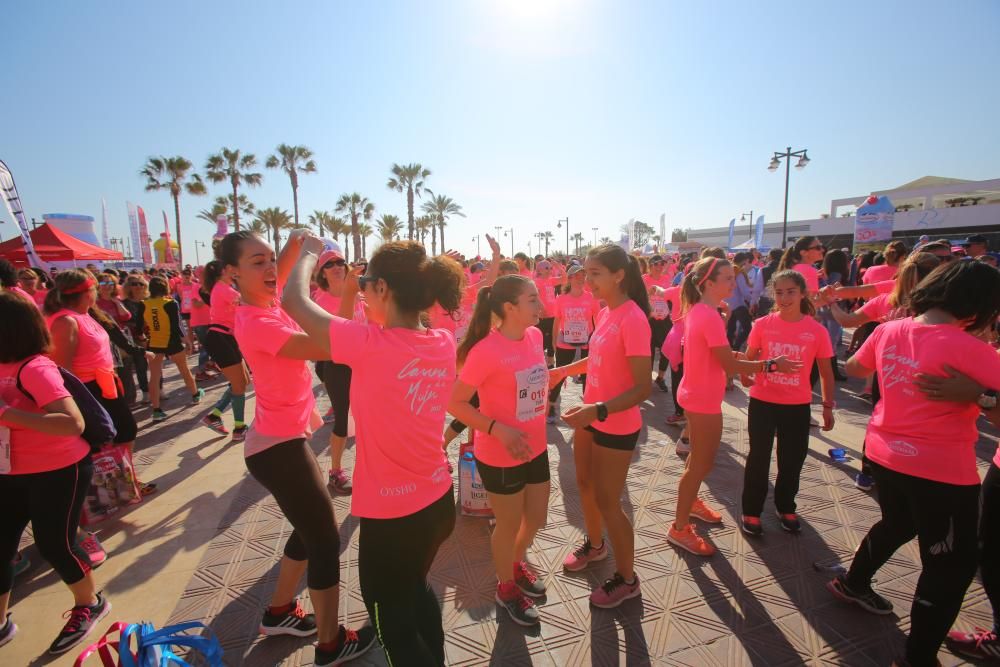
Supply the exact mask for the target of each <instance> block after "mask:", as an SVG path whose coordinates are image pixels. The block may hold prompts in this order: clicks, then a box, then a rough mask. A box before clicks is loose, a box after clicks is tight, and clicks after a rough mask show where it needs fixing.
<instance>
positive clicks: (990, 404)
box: [976, 394, 997, 410]
mask: <svg viewBox="0 0 1000 667" xmlns="http://www.w3.org/2000/svg"><path fill="white" fill-rule="evenodd" d="M976 403H978V404H979V407H981V408H982V409H983V410H992V409H993V408H995V407H996V406H997V397H996V396H990V395H988V394H983V395H982V396H980V397H979V400H977V401H976Z"/></svg>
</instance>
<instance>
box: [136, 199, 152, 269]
mask: <svg viewBox="0 0 1000 667" xmlns="http://www.w3.org/2000/svg"><path fill="white" fill-rule="evenodd" d="M136 210H137V211H138V213H139V250H140V257H141V258H142V263H143V264H145V265H146V266H149V265H151V264H152V263H153V253H152V251H151V250H150V249H149V228H148V227H147V226H146V212H145V211H143V210H142V207H141V206H137V207H136Z"/></svg>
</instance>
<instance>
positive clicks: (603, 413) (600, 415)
mask: <svg viewBox="0 0 1000 667" xmlns="http://www.w3.org/2000/svg"><path fill="white" fill-rule="evenodd" d="M594 407H596V408H597V421H599V422H602V421H604V420H605V419H607V418H608V406H606V405H604V403H594Z"/></svg>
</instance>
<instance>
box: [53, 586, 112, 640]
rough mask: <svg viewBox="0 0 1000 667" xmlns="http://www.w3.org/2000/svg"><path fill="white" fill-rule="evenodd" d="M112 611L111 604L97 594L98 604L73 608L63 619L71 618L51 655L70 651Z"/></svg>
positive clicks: (60, 634)
mask: <svg viewBox="0 0 1000 667" xmlns="http://www.w3.org/2000/svg"><path fill="white" fill-rule="evenodd" d="M110 611H111V603H110V602H108V601H107V599H106V598H105V597H104V596H103V595H102V594H100V593H98V594H97V604H94V605H91V606H87V605H80V606H79V607H73V608H72V609H70V610H69V611H68V612H66V613H65V614H64V615H63V617H64V618H65V617H66V616H69V620H68V621H66V625H65V626H63V629H62V632H60V633H59V635H58V636H57V637H56V638H55V641H53V642H52V645H51V646H49V653H52V654H55V655H58V654H60V653H65V652H66V651H68V650H70V649H71V648H73V647H74V646H76V645H77V644H79V643H80V642H81V641H83V639H84V637H86V636H87V635H89V634H90V632H91V630H93V629H94V626H96V625H97V624H98V623H99V622H100V621H101V619H102V618H104V617H105V616H107V615H108V612H110Z"/></svg>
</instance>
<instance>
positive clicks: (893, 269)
mask: <svg viewBox="0 0 1000 667" xmlns="http://www.w3.org/2000/svg"><path fill="white" fill-rule="evenodd" d="M897 273H899V267H898V266H889V265H888V264H877V265H875V266H869V267H868V269H867V270H866V271H865V275H863V276H861V284H862V285H871V284H873V283H880V282H884V281H887V280H892V279H894V278H895V277H896V274H897Z"/></svg>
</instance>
